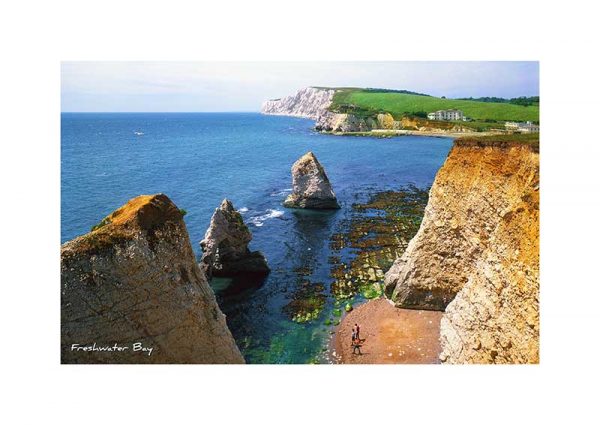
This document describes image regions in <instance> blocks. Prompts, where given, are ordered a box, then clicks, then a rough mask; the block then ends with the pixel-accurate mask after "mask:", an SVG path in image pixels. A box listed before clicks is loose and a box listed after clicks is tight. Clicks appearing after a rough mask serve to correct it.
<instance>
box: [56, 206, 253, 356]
mask: <svg viewBox="0 0 600 425" xmlns="http://www.w3.org/2000/svg"><path fill="white" fill-rule="evenodd" d="M61 308H62V309H61V324H62V327H61V360H62V362H63V363H244V359H243V357H242V355H241V353H240V351H239V349H238V347H237V345H236V343H235V341H234V339H233V337H232V335H231V332H230V331H229V329H228V327H227V323H226V321H225V316H224V315H223V313H222V312H221V310H220V309H219V306H218V304H217V302H216V299H215V296H214V293H213V291H212V289H211V288H210V287H209V285H208V283H207V280H206V278H205V276H204V274H203V273H202V272H201V271H200V269H199V267H198V265H197V264H196V261H195V256H194V252H193V251H192V247H191V244H190V240H189V236H188V233H187V229H186V226H185V223H184V221H183V219H182V213H181V212H180V210H179V209H178V208H177V207H176V206H175V205H174V204H173V202H171V200H170V199H169V198H168V197H167V196H166V195H163V194H158V195H143V196H139V197H137V198H134V199H132V200H130V201H129V202H128V203H127V204H125V205H124V206H123V207H121V208H119V209H117V210H116V211H114V212H113V213H112V214H110V215H109V216H107V217H106V218H105V219H104V220H102V221H101V222H100V223H99V224H98V225H97V226H95V229H94V230H93V231H92V232H90V233H88V234H85V235H83V236H80V237H78V238H75V239H73V240H72V241H69V242H66V243H65V244H64V245H63V246H62V247H61ZM136 343H139V344H141V345H142V346H143V347H146V348H152V353H151V354H150V355H148V352H142V351H133V344H136ZM73 344H78V345H79V346H86V347H92V349H91V350H89V351H80V350H75V351H74V350H73V349H72V346H73ZM115 344H117V345H118V346H124V347H128V348H127V349H125V350H123V351H113V352H109V351H99V350H93V347H96V348H100V347H106V346H114V345H115Z"/></svg>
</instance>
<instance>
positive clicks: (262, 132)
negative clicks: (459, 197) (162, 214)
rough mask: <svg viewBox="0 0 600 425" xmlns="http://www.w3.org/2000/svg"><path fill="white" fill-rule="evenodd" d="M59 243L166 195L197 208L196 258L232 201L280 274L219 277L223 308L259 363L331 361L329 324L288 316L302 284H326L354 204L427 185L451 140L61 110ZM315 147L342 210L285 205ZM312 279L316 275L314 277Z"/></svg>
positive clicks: (270, 122) (259, 121)
mask: <svg viewBox="0 0 600 425" xmlns="http://www.w3.org/2000/svg"><path fill="white" fill-rule="evenodd" d="M61 121H62V130H61V132H62V133H61V149H62V150H61V195H62V196H61V240H62V242H65V241H67V240H70V239H72V238H73V237H75V236H78V235H81V234H84V233H86V232H88V231H89V229H90V227H91V226H93V225H94V224H96V223H97V222H99V221H100V220H101V219H102V218H103V217H104V216H106V215H107V214H109V213H110V212H111V211H113V210H114V209H116V208H118V207H119V206H121V205H123V204H124V203H125V202H127V200H129V199H130V198H133V197H135V196H137V195H140V194H151V193H158V192H162V193H165V194H167V195H168V196H169V197H170V198H171V199H172V200H173V201H174V202H175V203H176V204H177V206H178V207H179V208H183V209H185V210H187V212H188V214H187V215H186V216H185V221H186V225H187V227H188V231H189V234H190V238H191V241H192V245H193V247H194V250H195V251H196V254H197V255H198V256H199V255H200V247H199V244H198V242H199V241H200V240H201V239H202V237H203V236H204V232H205V231H206V228H207V227H208V224H209V222H210V217H211V215H212V213H213V211H214V209H215V208H216V207H217V206H218V205H219V203H220V202H221V200H222V199H223V198H225V197H227V198H229V199H230V200H231V201H232V202H233V204H234V206H235V207H236V208H237V209H238V210H240V211H241V212H242V215H243V217H244V220H245V221H246V223H247V224H248V225H249V227H250V230H251V231H252V232H253V235H254V239H253V241H252V243H251V249H253V250H256V249H258V250H261V251H263V253H264V254H265V255H266V257H267V259H268V261H269V265H270V267H271V269H272V272H271V274H270V275H269V277H268V278H267V279H266V280H265V281H264V282H261V283H258V284H256V286H255V287H252V288H250V289H246V290H244V291H238V290H236V288H235V287H233V285H232V284H231V283H230V282H229V281H224V280H218V281H214V282H212V284H213V288H214V289H215V291H216V293H217V296H218V299H219V302H220V305H221V308H222V310H223V311H224V313H226V314H227V321H228V324H229V326H230V328H231V330H232V333H233V334H234V337H235V338H236V341H237V342H238V345H239V346H240V347H241V349H242V351H243V352H244V355H245V357H246V360H247V361H248V362H251V363H306V362H308V361H325V358H324V356H323V355H322V354H321V353H322V352H323V348H324V347H326V345H327V343H328V339H329V336H330V327H328V326H327V325H325V324H324V320H325V319H326V318H327V317H329V316H328V314H329V313H330V312H331V309H332V308H333V299H330V298H327V301H326V307H325V309H324V311H323V313H322V314H320V315H319V317H318V318H317V319H316V320H313V321H312V322H309V323H295V322H293V321H291V320H290V318H289V315H286V313H285V312H284V306H285V305H287V304H288V303H289V301H290V298H291V296H292V294H294V292H295V291H297V286H298V285H299V280H298V272H297V270H298V269H306V268H308V269H309V270H310V273H309V274H308V275H306V276H303V278H304V283H303V284H304V285H306V284H307V283H306V282H309V284H311V285H312V284H319V285H324V286H325V288H326V289H325V292H324V293H325V294H327V287H328V285H330V283H331V282H330V281H331V278H330V277H329V273H330V267H331V266H330V264H328V262H327V258H328V257H329V256H330V254H331V249H330V246H329V243H328V241H329V239H330V237H331V235H332V234H333V233H334V232H336V231H337V229H338V226H339V223H340V222H341V220H343V219H344V218H347V217H348V214H349V212H350V208H351V205H352V203H354V202H357V201H361V200H363V201H364V200H365V197H368V195H369V194H372V193H375V192H378V191H382V190H394V189H399V188H401V187H404V186H407V185H414V186H416V187H419V188H428V187H429V186H430V185H431V183H432V182H433V179H434V177H435V174H436V172H437V170H438V169H439V167H440V166H441V165H442V164H443V162H444V159H445V158H446V156H447V153H448V151H449V149H450V146H451V144H452V141H451V139H448V138H432V137H408V136H407V137H398V138H392V139H376V138H370V137H339V136H328V135H321V134H318V133H315V132H314V131H312V126H313V122H312V121H310V120H305V119H300V118H290V117H278V116H264V115H260V114H255V113H189V114H180V113H177V114H129V113H128V114H69V113H65V114H62V117H61ZM309 150H312V151H313V152H314V153H315V155H316V156H317V158H318V159H319V161H320V162H321V164H323V166H324V167H325V169H326V171H327V174H328V176H329V179H330V181H331V182H332V185H333V187H334V191H335V192H336V195H337V196H338V200H339V202H340V204H341V206H342V209H341V210H339V211H334V212H326V213H313V212H308V211H294V210H287V209H285V208H283V207H282V205H281V203H282V201H283V200H284V199H285V197H286V196H287V194H288V193H289V191H290V189H291V176H290V167H291V165H292V164H293V163H294V161H295V160H296V159H298V158H299V157H300V156H301V155H303V154H304V153H306V152H307V151H309ZM305 274H306V273H305Z"/></svg>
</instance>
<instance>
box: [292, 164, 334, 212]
mask: <svg viewBox="0 0 600 425" xmlns="http://www.w3.org/2000/svg"><path fill="white" fill-rule="evenodd" d="M284 206H286V207H288V208H309V209H338V208H340V206H339V204H338V202H337V198H336V197H335V193H334V192H333V189H332V187H331V183H329V178H328V177H327V174H326V173H325V169H324V168H323V166H322V165H321V164H320V163H319V161H318V160H317V157H316V156H315V155H314V154H313V153H312V152H308V153H306V154H305V155H303V156H302V157H301V158H300V159H299V160H298V161H296V162H295V163H294V165H293V166H292V193H291V194H290V195H289V196H288V197H287V199H286V200H285V202H284Z"/></svg>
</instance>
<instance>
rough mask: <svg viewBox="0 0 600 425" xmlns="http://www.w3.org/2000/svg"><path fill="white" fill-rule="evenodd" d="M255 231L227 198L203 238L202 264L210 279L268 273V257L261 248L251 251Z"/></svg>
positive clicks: (216, 211) (216, 212)
mask: <svg viewBox="0 0 600 425" xmlns="http://www.w3.org/2000/svg"><path fill="white" fill-rule="evenodd" d="M251 240H252V233H250V230H249V229H248V226H246V224H244V220H243V219H242V216H241V214H240V213H239V212H237V211H236V210H235V208H233V204H232V203H231V201H229V200H228V199H224V200H223V202H221V205H220V206H219V207H218V208H217V209H216V210H215V212H214V214H213V216H212V218H211V220H210V226H209V227H208V229H207V230H206V234H205V235H204V239H203V240H202V241H201V242H200V246H201V247H202V251H203V255H202V259H201V260H200V267H201V268H202V270H203V271H204V273H205V274H206V276H207V277H208V278H211V277H212V276H226V277H229V276H236V275H239V274H242V273H243V274H258V275H266V274H268V273H269V266H268V265H267V260H266V259H265V257H264V255H263V254H262V253H261V252H260V251H254V252H252V251H250V249H248V244H249V243H250V241H251Z"/></svg>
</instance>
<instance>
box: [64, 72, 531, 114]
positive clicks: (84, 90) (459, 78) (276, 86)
mask: <svg viewBox="0 0 600 425" xmlns="http://www.w3.org/2000/svg"><path fill="white" fill-rule="evenodd" d="M306 86H332V87H344V86H345V87H348V86H352V87H377V88H390V89H404V90H412V91H417V92H421V93H427V94H431V95H434V96H446V97H469V96H473V97H480V96H498V97H517V96H537V95H539V64H538V62H63V63H62V67H61V106H62V108H61V110H62V111H64V112H221V111H258V110H259V109H260V105H261V103H262V102H263V101H265V100H267V99H272V98H279V97H282V96H286V95H288V94H291V93H294V92H295V91H296V90H298V89H300V88H302V87H306Z"/></svg>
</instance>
